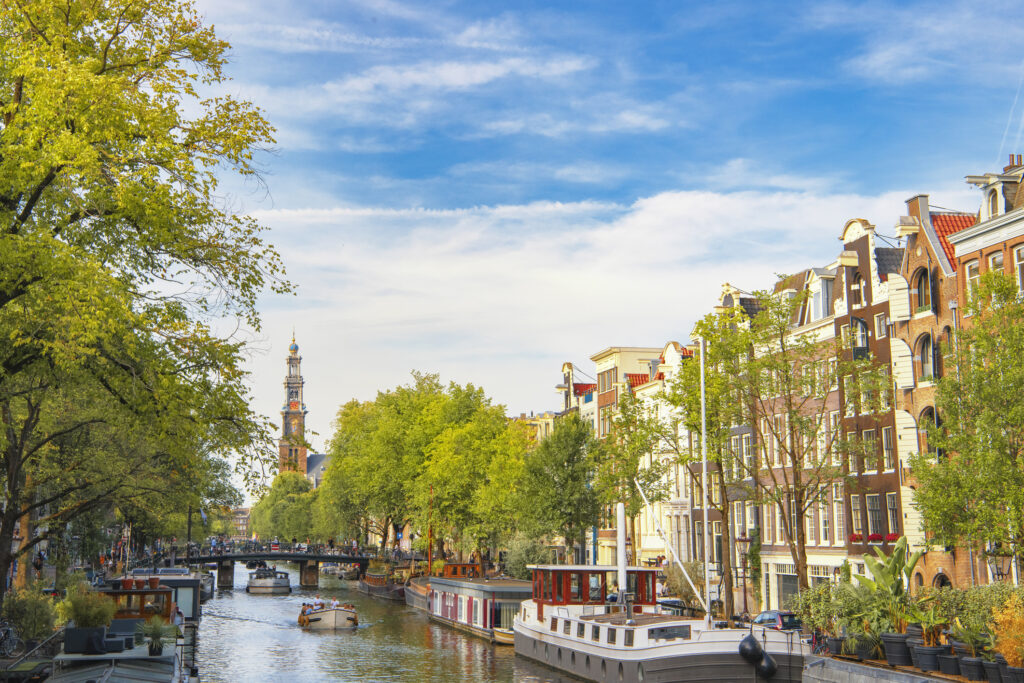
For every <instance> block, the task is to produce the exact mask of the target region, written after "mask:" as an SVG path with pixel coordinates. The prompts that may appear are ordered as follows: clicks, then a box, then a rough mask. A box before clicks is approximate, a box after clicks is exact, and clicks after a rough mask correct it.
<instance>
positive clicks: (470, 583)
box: [429, 577, 532, 642]
mask: <svg viewBox="0 0 1024 683" xmlns="http://www.w3.org/2000/svg"><path fill="white" fill-rule="evenodd" d="M531 590H532V587H531V585H530V582H529V581H520V580H518V579H509V578H504V577H502V578H498V577H495V578H485V579H480V578H476V579H469V578H446V577H433V578H432V579H431V580H430V602H429V604H430V618H431V619H432V620H434V621H439V622H441V623H444V624H448V625H449V626H452V627H454V628H457V629H459V630H461V631H467V632H469V633H472V634H474V635H477V636H481V637H483V638H487V639H488V640H490V641H492V642H506V641H504V640H502V639H501V638H500V636H499V635H496V634H495V630H496V629H497V630H498V631H499V632H500V631H501V630H505V631H508V630H509V629H511V628H512V621H513V620H514V619H515V616H516V612H517V611H518V610H519V605H520V603H522V602H523V600H524V598H528V597H529V596H530V593H531Z"/></svg>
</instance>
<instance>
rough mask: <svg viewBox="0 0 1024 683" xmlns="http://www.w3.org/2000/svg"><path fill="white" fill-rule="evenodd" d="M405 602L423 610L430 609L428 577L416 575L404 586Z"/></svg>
mask: <svg viewBox="0 0 1024 683" xmlns="http://www.w3.org/2000/svg"><path fill="white" fill-rule="evenodd" d="M405 604H407V605H409V607H415V608H416V609H418V610H423V611H424V612H429V611H430V579H428V578H426V577H422V576H417V577H416V578H414V579H410V581H409V585H408V586H406V587H405Z"/></svg>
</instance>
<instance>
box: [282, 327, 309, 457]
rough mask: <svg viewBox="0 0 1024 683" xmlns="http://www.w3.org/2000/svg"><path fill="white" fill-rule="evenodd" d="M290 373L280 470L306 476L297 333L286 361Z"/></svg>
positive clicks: (286, 388) (285, 404)
mask: <svg viewBox="0 0 1024 683" xmlns="http://www.w3.org/2000/svg"><path fill="white" fill-rule="evenodd" d="M285 365H286V366H287V372H286V374H285V377H284V391H285V402H284V405H283V406H282V407H281V438H280V439H279V440H278V469H279V470H280V471H282V472H284V471H286V470H292V471H295V472H299V473H300V474H302V475H305V474H306V446H305V431H306V412H307V411H306V404H305V403H304V402H303V400H302V388H303V385H304V384H305V380H303V379H302V356H300V355H299V345H298V344H296V343H295V332H294V330H293V331H292V343H291V344H290V345H289V346H288V356H287V357H286V358H285Z"/></svg>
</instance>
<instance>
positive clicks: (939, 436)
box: [910, 273, 1024, 557]
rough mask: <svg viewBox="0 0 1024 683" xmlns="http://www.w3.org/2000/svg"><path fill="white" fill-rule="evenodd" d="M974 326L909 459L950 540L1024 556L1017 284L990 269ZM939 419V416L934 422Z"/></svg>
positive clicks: (977, 299)
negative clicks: (919, 447) (921, 445)
mask: <svg viewBox="0 0 1024 683" xmlns="http://www.w3.org/2000/svg"><path fill="white" fill-rule="evenodd" d="M966 309H967V310H966V312H967V313H968V317H966V318H965V320H966V324H965V325H964V327H963V328H962V329H960V330H958V331H957V332H956V337H955V341H954V343H953V344H952V345H951V346H947V347H946V348H945V349H944V357H945V367H946V368H948V371H947V372H946V373H944V374H943V376H942V377H940V378H938V380H937V388H936V392H935V411H936V415H937V416H938V420H936V421H933V422H931V423H930V424H926V425H924V426H925V428H926V430H927V447H926V448H925V450H924V451H923V452H921V453H918V454H916V455H915V456H913V457H912V458H911V459H910V465H911V467H912V470H913V472H914V477H915V478H916V479H917V482H918V486H917V488H916V490H915V492H914V504H915V505H917V506H918V508H919V509H920V510H921V513H922V516H923V518H924V527H925V530H926V531H928V532H929V533H930V534H931V535H932V537H933V539H934V540H935V541H936V542H938V543H939V544H943V545H964V546H967V547H970V548H973V549H979V548H980V547H982V546H984V545H987V546H988V547H989V548H990V549H992V551H993V552H998V553H1000V554H1013V555H1016V556H1018V557H1019V556H1020V555H1021V553H1022V548H1024V362H1022V359H1024V302H1022V300H1021V298H1020V296H1019V293H1018V290H1017V284H1016V282H1015V281H1014V280H1013V279H1012V278H1011V277H1008V276H1006V275H1003V274H1001V273H987V274H985V275H983V276H982V278H981V281H980V283H979V287H978V289H977V291H976V293H975V295H974V296H972V297H971V298H970V300H969V301H968V303H967V307H966ZM936 422H937V424H936Z"/></svg>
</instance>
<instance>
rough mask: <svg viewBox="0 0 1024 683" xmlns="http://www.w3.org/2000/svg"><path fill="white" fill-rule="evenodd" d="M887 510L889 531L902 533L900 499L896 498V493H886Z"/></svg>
mask: <svg viewBox="0 0 1024 683" xmlns="http://www.w3.org/2000/svg"><path fill="white" fill-rule="evenodd" d="M885 510H886V513H887V514H886V520H887V523H888V524H889V533H890V534H898V533H900V526H901V525H900V508H899V501H898V500H896V494H895V493H887V494H885Z"/></svg>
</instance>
